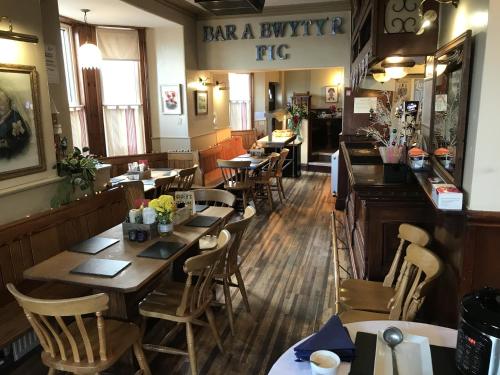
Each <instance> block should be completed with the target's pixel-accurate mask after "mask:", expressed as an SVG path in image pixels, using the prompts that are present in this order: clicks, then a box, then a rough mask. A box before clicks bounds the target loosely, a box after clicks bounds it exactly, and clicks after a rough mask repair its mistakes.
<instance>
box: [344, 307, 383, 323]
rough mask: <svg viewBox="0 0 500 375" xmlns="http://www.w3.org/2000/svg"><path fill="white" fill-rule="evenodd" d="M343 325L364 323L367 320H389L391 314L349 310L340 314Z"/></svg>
mask: <svg viewBox="0 0 500 375" xmlns="http://www.w3.org/2000/svg"><path fill="white" fill-rule="evenodd" d="M339 317H340V320H341V321H342V324H347V323H356V322H363V321H367V320H389V314H382V313H375V312H370V311H360V310H347V311H344V312H342V313H340V314H339Z"/></svg>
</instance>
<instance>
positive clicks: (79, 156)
mask: <svg viewBox="0 0 500 375" xmlns="http://www.w3.org/2000/svg"><path fill="white" fill-rule="evenodd" d="M88 151H89V149H88V147H84V148H83V149H82V150H80V149H79V148H78V147H75V148H74V149H73V153H71V154H70V155H68V156H67V157H66V158H64V159H63V160H61V161H60V162H59V163H58V164H57V169H58V172H59V176H61V177H64V180H63V181H62V183H61V184H60V185H59V188H58V192H57V195H56V196H55V197H54V198H52V201H51V206H52V207H59V206H61V205H62V204H66V203H69V202H70V201H71V195H72V193H73V194H74V193H75V192H76V190H77V189H80V191H85V190H87V189H90V190H91V191H92V192H93V189H94V181H95V177H96V173H97V164H98V160H97V159H96V158H95V157H94V155H91V154H87V155H84V153H87V152H88Z"/></svg>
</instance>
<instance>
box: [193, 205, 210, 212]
mask: <svg viewBox="0 0 500 375" xmlns="http://www.w3.org/2000/svg"><path fill="white" fill-rule="evenodd" d="M208 207H209V206H208V204H195V205H194V209H195V210H196V212H203V211H205V210H206V209H207V208H208Z"/></svg>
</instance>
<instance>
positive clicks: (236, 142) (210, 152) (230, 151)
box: [199, 136, 247, 188]
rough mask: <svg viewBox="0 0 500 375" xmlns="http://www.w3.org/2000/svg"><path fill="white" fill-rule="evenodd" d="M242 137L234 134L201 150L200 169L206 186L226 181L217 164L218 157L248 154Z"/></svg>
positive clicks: (227, 158)
mask: <svg viewBox="0 0 500 375" xmlns="http://www.w3.org/2000/svg"><path fill="white" fill-rule="evenodd" d="M246 153H247V150H246V149H245V148H244V147H243V141H242V138H241V137H239V136H234V137H231V138H229V139H226V140H224V141H222V142H220V143H219V144H218V145H216V146H214V147H211V148H209V149H206V150H201V151H199V161H200V171H201V176H202V185H203V186H204V187H211V188H214V187H218V186H219V185H221V184H222V183H223V182H224V179H223V177H222V172H221V170H220V169H219V167H218V166H217V159H223V160H230V159H233V158H235V157H237V156H239V155H243V154H246Z"/></svg>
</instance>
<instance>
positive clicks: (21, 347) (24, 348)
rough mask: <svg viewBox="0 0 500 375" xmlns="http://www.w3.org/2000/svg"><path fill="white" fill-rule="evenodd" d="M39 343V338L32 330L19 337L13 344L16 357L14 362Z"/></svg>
mask: <svg viewBox="0 0 500 375" xmlns="http://www.w3.org/2000/svg"><path fill="white" fill-rule="evenodd" d="M39 344H40V343H39V341H38V338H37V337H36V335H35V332H34V331H32V330H31V331H29V332H28V333H26V334H25V335H23V336H21V337H19V338H18V339H17V340H16V341H14V342H13V343H12V344H11V349H12V358H13V359H14V362H17V361H18V360H19V359H21V358H22V357H24V356H25V355H26V354H28V353H29V352H30V351H32V350H33V349H34V348H36V347H37V346H38V345H39Z"/></svg>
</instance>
